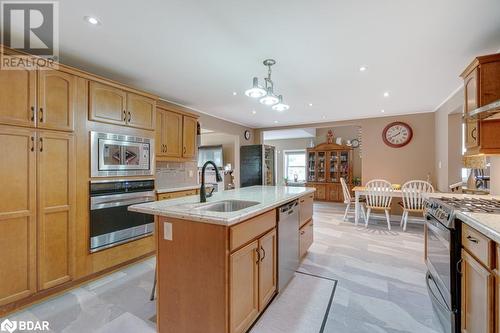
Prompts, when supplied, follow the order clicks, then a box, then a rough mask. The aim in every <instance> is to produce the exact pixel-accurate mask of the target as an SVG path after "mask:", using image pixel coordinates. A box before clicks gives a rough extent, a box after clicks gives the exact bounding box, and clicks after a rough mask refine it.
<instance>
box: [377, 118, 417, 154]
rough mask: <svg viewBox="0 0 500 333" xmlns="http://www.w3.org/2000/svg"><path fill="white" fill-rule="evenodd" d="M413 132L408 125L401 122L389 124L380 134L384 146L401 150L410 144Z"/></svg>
mask: <svg viewBox="0 0 500 333" xmlns="http://www.w3.org/2000/svg"><path fill="white" fill-rule="evenodd" d="M412 138H413V130H412V128H411V126H410V125H408V124H407V123H403V122H401V121H396V122H393V123H390V124H389V125H387V126H386V127H385V128H384V131H383V132H382V139H383V140H384V142H385V144H386V145H388V146H389V147H392V148H401V147H404V146H406V145H407V144H408V143H410V141H411V139H412Z"/></svg>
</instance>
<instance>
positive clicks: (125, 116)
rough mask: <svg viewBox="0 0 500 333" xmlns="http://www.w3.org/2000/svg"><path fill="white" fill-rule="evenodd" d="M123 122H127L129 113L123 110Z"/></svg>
mask: <svg viewBox="0 0 500 333" xmlns="http://www.w3.org/2000/svg"><path fill="white" fill-rule="evenodd" d="M123 121H124V122H127V111H125V110H123Z"/></svg>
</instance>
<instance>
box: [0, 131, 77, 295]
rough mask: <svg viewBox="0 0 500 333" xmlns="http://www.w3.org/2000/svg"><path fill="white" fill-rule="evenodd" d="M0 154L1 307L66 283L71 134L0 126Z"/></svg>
mask: <svg viewBox="0 0 500 333" xmlns="http://www.w3.org/2000/svg"><path fill="white" fill-rule="evenodd" d="M0 152H1V153H2V156H3V157H4V158H6V161H9V162H8V163H2V164H1V166H0V179H1V183H2V186H5V188H8V189H9V190H8V191H2V192H1V193H0V200H1V202H0V239H1V240H2V247H3V249H4V250H3V251H6V252H4V255H2V256H1V258H0V277H1V281H2V283H1V284H0V305H3V304H7V303H10V302H13V301H15V300H18V299H22V298H25V297H27V296H29V295H30V294H33V293H35V292H36V291H38V290H43V289H47V288H50V287H53V286H56V285H59V284H61V283H64V282H66V281H69V280H71V278H72V260H73V253H72V251H73V250H72V249H73V230H72V228H73V223H72V220H73V209H74V198H75V187H74V184H73V182H74V179H75V173H74V171H75V161H74V147H73V134H71V133H64V132H53V131H45V130H32V129H27V128H26V129H24V128H16V127H9V126H0ZM2 196H3V197H2ZM4 244H5V246H4ZM2 275H5V276H2ZM4 282H5V283H4Z"/></svg>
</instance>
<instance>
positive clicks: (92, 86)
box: [89, 81, 128, 125]
mask: <svg viewBox="0 0 500 333" xmlns="http://www.w3.org/2000/svg"><path fill="white" fill-rule="evenodd" d="M126 109H127V93H126V92H125V91H123V90H121V89H118V88H114V87H111V86H108V85H105V84H101V83H97V82H93V81H91V82H90V83H89V119H90V120H94V121H100V122H103V123H109V124H117V125H125V124H126V122H127V119H128V115H127V111H126Z"/></svg>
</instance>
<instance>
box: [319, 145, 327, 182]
mask: <svg viewBox="0 0 500 333" xmlns="http://www.w3.org/2000/svg"><path fill="white" fill-rule="evenodd" d="M317 159H318V161H317V163H318V174H317V181H318V182H324V181H325V180H326V152H324V151H319V152H318V155H317Z"/></svg>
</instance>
